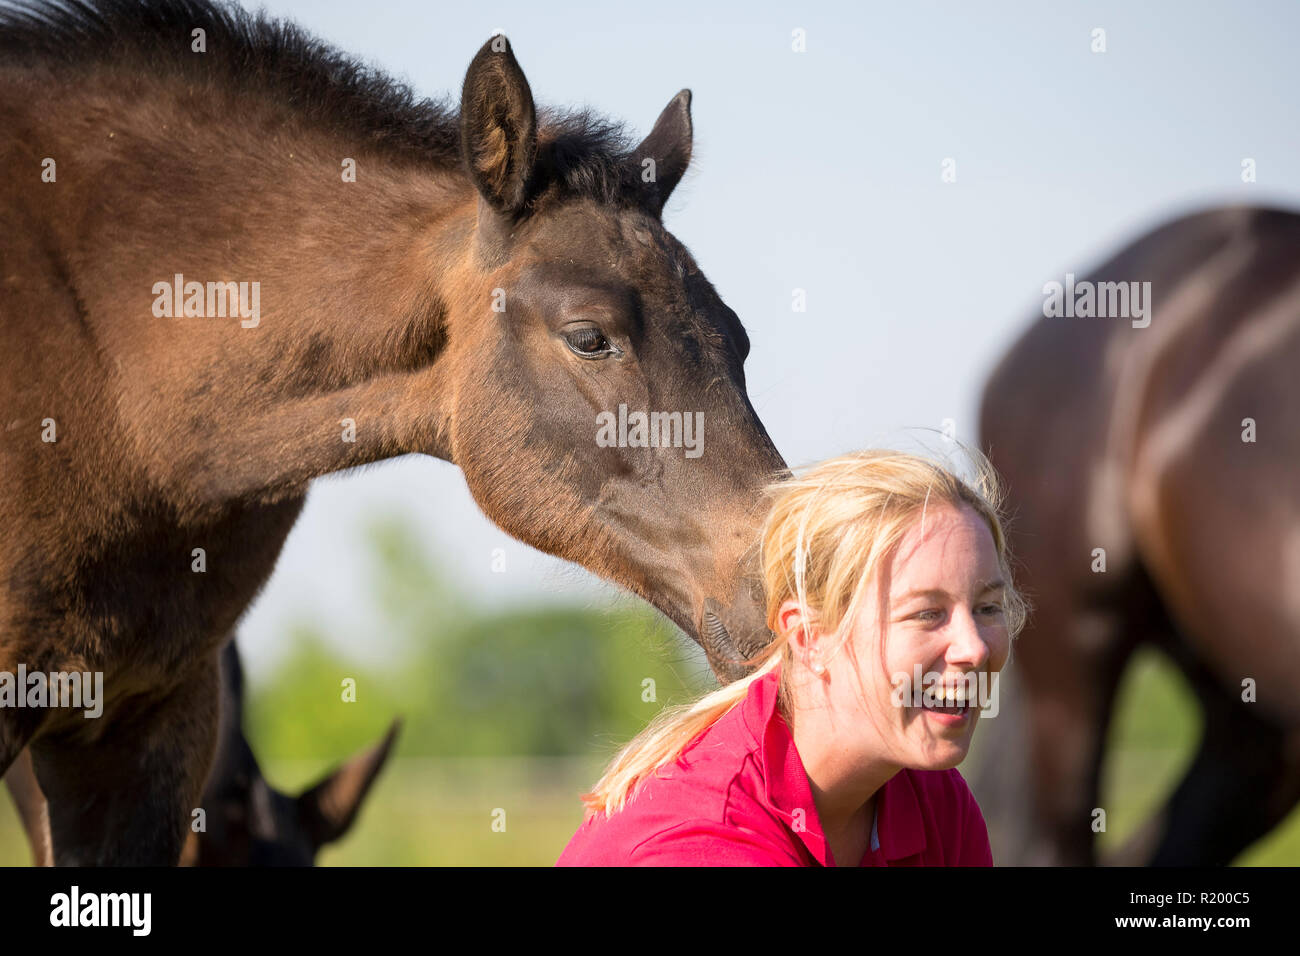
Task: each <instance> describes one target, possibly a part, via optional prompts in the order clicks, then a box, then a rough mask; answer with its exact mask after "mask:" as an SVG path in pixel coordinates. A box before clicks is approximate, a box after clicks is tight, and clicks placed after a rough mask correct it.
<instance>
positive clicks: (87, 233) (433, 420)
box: [48, 90, 477, 501]
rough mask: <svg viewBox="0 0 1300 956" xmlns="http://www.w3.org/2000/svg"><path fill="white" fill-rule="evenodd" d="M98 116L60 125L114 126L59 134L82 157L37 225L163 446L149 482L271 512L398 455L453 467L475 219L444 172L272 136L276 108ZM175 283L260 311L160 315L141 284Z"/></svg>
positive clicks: (320, 133)
mask: <svg viewBox="0 0 1300 956" xmlns="http://www.w3.org/2000/svg"><path fill="white" fill-rule="evenodd" d="M94 95H96V96H98V97H101V98H102V97H111V96H112V95H113V93H112V91H111V90H110V91H107V92H105V91H97V92H96V93H95V94H94ZM116 106H117V107H118V111H117V112H113V111H112V110H107V109H106V110H102V111H100V110H95V111H89V112H83V113H80V114H78V113H73V115H81V116H86V115H94V116H100V117H102V116H104V115H109V116H113V117H115V119H114V121H113V123H112V124H111V125H112V128H111V129H109V130H108V133H109V134H110V135H109V136H107V137H106V136H105V135H104V130H103V129H101V128H100V127H101V126H102V125H103V121H102V120H98V121H95V122H94V123H92V122H91V121H89V120H85V119H83V120H80V121H77V122H73V123H69V124H66V125H65V126H64V127H62V128H59V129H58V130H57V133H58V135H59V136H60V138H61V139H62V140H63V143H62V146H63V148H64V150H65V151H66V154H67V155H71V156H77V157H78V158H79V159H84V160H86V161H85V162H83V163H82V164H81V165H80V166H77V165H73V167H72V168H71V169H69V170H68V172H67V173H66V174H65V177H64V178H63V179H62V180H61V183H62V185H63V187H64V188H62V189H60V190H59V192H58V202H57V203H53V204H50V206H49V207H48V208H49V209H50V215H51V216H52V222H51V223H50V225H51V229H52V231H54V232H55V233H56V234H59V235H60V239H61V242H62V243H63V244H65V246H66V248H67V250H68V254H67V260H68V261H69V262H71V263H73V269H72V274H71V275H70V277H69V280H70V282H71V283H72V284H74V285H75V286H76V287H77V288H76V291H77V292H78V294H79V295H80V297H81V299H82V301H84V302H85V304H86V312H87V317H88V320H89V323H90V326H91V329H92V331H93V335H94V338H95V346H96V347H97V349H98V352H99V357H98V362H99V365H100V366H101V371H102V372H103V373H104V374H105V375H107V376H108V377H110V378H111V379H112V380H113V381H114V390H115V391H116V392H117V394H116V396H115V397H116V399H117V406H118V407H119V408H121V409H122V410H123V411H124V413H125V414H124V416H123V419H124V424H123V427H124V428H127V429H128V430H129V429H136V430H139V431H141V432H146V431H147V432H148V434H149V441H148V442H147V444H150V445H153V446H154V447H164V446H165V447H168V448H169V449H171V454H170V455H169V456H168V457H169V459H170V460H169V461H158V462H155V463H154V466H155V468H157V469H160V470H161V472H162V474H161V475H160V476H159V477H160V481H161V483H164V484H167V483H175V484H176V485H178V486H186V489H187V492H188V493H190V494H197V496H198V497H200V498H204V499H211V500H217V501H226V500H229V499H230V498H232V497H235V498H241V499H245V500H247V499H250V498H252V499H259V500H261V501H269V500H275V499H279V498H282V497H283V496H285V495H286V494H288V495H294V494H301V493H302V492H303V491H304V490H305V486H306V483H307V482H308V481H310V480H311V479H312V478H314V477H316V476H318V475H321V474H325V473H327V472H330V471H335V470H338V469H341V468H348V467H353V466H355V465H360V464H365V463H368V462H371V461H376V460H379V459H382V458H387V457H391V456H394V455H400V454H405V453H409V452H425V453H429V454H434V455H438V456H440V457H444V458H446V457H449V452H448V448H447V442H446V440H445V437H444V436H445V435H446V433H447V429H448V424H447V422H448V415H447V413H446V412H445V411H444V409H443V404H444V403H443V399H444V396H445V393H446V391H447V388H446V385H445V383H446V380H447V376H446V374H445V372H444V370H443V369H442V365H443V364H445V363H443V362H441V361H440V359H441V357H442V355H443V353H444V351H445V349H444V346H445V330H444V328H443V320H444V317H445V307H444V303H445V302H446V301H448V298H449V297H451V296H454V295H458V294H462V293H460V292H459V291H458V289H457V288H456V281H457V279H456V277H457V276H458V275H461V274H463V273H465V270H466V269H467V265H466V264H467V263H468V261H469V259H468V256H467V254H466V249H467V247H468V245H469V240H470V239H471V238H472V235H473V229H474V223H475V217H476V211H477V202H476V197H475V194H474V191H473V189H472V187H471V186H470V185H469V183H468V181H467V180H466V179H465V178H464V176H463V175H462V174H461V173H460V172H459V170H456V169H450V168H438V167H437V166H435V165H431V164H429V163H423V162H415V161H413V160H407V159H401V158H400V157H396V156H389V155H385V154H383V153H382V152H379V151H376V150H373V149H369V148H367V147H366V146H365V145H364V144H358V143H357V142H355V141H352V142H349V141H346V137H343V136H341V135H340V134H338V133H336V132H332V131H330V130H327V129H319V128H312V127H310V126H308V125H307V124H305V123H304V124H302V125H301V126H299V127H297V128H294V127H286V118H285V115H284V108H283V107H281V106H274V107H272V106H263V105H261V104H258V103H251V104H250V103H244V104H232V103H229V102H227V103H224V104H222V105H221V106H220V107H219V108H215V107H212V106H209V107H207V108H208V109H215V112H213V113H212V114H211V115H206V114H205V113H204V112H203V111H202V108H201V107H196V106H195V105H194V103H193V101H191V100H186V98H185V97H184V96H183V95H181V94H179V93H177V92H175V91H168V92H166V93H162V94H159V96H158V97H157V101H155V102H150V103H141V102H139V101H132V102H125V101H122V102H119V103H117V104H116ZM187 109H188V110H189V112H186V110H187ZM196 111H197V114H196ZM63 115H64V116H67V115H69V114H68V113H66V112H65V113H63ZM160 115H161V116H162V117H164V118H163V119H162V120H160V119H159V116H160ZM230 115H237V116H239V117H240V119H239V127H238V128H237V129H232V128H231V125H230V120H229V119H228V118H223V117H229V116H230ZM92 127H93V128H92ZM51 129H52V131H54V127H53V126H51ZM91 137H93V139H94V141H95V142H96V143H98V144H100V145H99V146H98V147H97V148H96V149H95V150H90V149H88V148H86V146H85V145H84V144H85V143H86V142H88V141H89V139H90V138H91ZM345 160H352V161H355V169H356V174H355V182H351V181H347V177H346V176H345V172H346V170H347V164H346V163H345ZM70 165H71V164H70ZM146 197H147V198H148V201H142V200H144V199H145V198H146ZM159 197H161V201H158V198H159ZM86 209H90V210H93V212H92V213H90V214H86V213H85V212H84V210H86ZM78 210H81V212H78ZM177 275H180V276H182V277H183V279H182V280H176V279H175V276H177ZM191 281H194V282H198V283H201V284H203V285H205V286H206V284H207V283H216V282H235V283H246V284H247V286H246V287H241V291H243V290H244V288H247V289H248V290H249V291H250V293H251V292H253V291H254V290H256V293H257V294H256V300H255V301H256V302H257V303H258V306H259V314H258V315H257V316H256V318H255V320H253V319H249V320H243V321H241V318H240V317H230V316H226V317H215V316H210V315H203V316H186V315H183V314H181V313H182V303H181V302H174V303H173V306H174V314H173V315H170V316H164V317H159V316H158V315H157V311H156V310H157V308H158V307H159V306H158V302H159V296H158V292H157V289H158V287H159V286H158V284H159V283H173V284H177V283H179V285H180V287H181V288H182V289H184V288H185V287H186V286H185V284H186V283H189V282H191ZM254 283H256V286H255V287H254V286H253V284H254ZM250 298H252V296H251V295H250ZM246 325H247V326H249V327H245V326H246ZM115 370H116V372H118V373H121V372H126V373H128V374H114V371H115ZM178 409H183V410H184V414H177V410H178ZM347 422H353V423H355V425H354V429H353V431H354V434H353V435H352V437H351V438H349V437H348V436H347V434H346V431H347V428H348V426H347V424H346V423H347ZM160 432H162V433H164V435H163V437H164V438H165V440H164V442H162V443H161V446H160V443H159V442H158V441H157V439H158V438H159V437H160V436H159V433H160ZM196 475H201V476H205V477H203V478H200V479H199V484H198V486H197V487H194V486H193V484H192V482H193V480H194V476H196ZM187 483H190V484H188V485H187Z"/></svg>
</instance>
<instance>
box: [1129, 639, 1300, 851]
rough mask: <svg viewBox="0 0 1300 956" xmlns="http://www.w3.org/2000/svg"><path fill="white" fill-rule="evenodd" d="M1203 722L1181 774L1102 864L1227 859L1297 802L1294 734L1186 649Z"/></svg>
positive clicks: (1298, 762) (1298, 738) (1299, 785)
mask: <svg viewBox="0 0 1300 956" xmlns="http://www.w3.org/2000/svg"><path fill="white" fill-rule="evenodd" d="M1178 662H1179V664H1180V665H1182V667H1183V671H1184V673H1186V674H1187V677H1188V679H1189V680H1190V681H1191V682H1192V686H1193V687H1194V688H1195V690H1196V694H1197V697H1198V698H1199V700H1200V702H1201V706H1202V708H1203V712H1204V723H1205V729H1204V733H1203V735H1202V737H1201V743H1200V747H1199V749H1198V750H1197V753H1196V757H1195V759H1194V760H1193V761H1192V765H1191V767H1190V768H1189V769H1188V771H1187V774H1186V775H1185V776H1184V777H1183V779H1182V781H1180V782H1179V784H1178V787H1177V789H1175V791H1174V793H1173V794H1172V795H1171V796H1170V798H1169V800H1168V802H1167V803H1166V804H1165V806H1164V807H1163V808H1162V809H1161V810H1160V811H1158V812H1157V813H1156V814H1155V815H1154V816H1153V817H1152V818H1151V819H1150V820H1149V821H1148V822H1147V823H1146V824H1145V825H1144V826H1143V828H1142V829H1141V830H1139V831H1138V833H1137V834H1135V835H1134V836H1133V837H1132V838H1131V839H1130V840H1129V841H1128V843H1126V844H1125V846H1124V848H1123V849H1121V850H1120V851H1118V852H1117V853H1116V854H1115V856H1113V857H1111V858H1109V859H1107V861H1106V862H1107V863H1108V864H1115V865H1142V864H1143V863H1145V864H1146V865H1149V866H1226V865H1228V864H1229V863H1231V862H1232V861H1233V859H1234V858H1235V857H1236V856H1237V855H1238V854H1239V853H1241V851H1242V850H1244V849H1245V848H1246V847H1248V846H1249V845H1250V844H1251V843H1253V842H1255V841H1256V840H1257V839H1259V838H1260V837H1262V836H1264V835H1265V834H1266V833H1268V832H1269V831H1270V830H1271V829H1273V827H1275V826H1276V825H1277V824H1278V823H1279V822H1281V821H1282V820H1283V819H1284V818H1285V817H1286V815H1287V814H1288V813H1289V812H1290V811H1291V809H1292V808H1293V807H1294V806H1295V805H1296V803H1297V801H1300V733H1298V732H1296V731H1294V730H1292V731H1289V732H1288V731H1285V730H1283V729H1281V728H1279V727H1278V726H1277V725H1276V724H1274V723H1273V722H1272V721H1270V720H1267V719H1265V718H1264V717H1262V716H1261V715H1260V714H1259V712H1258V710H1257V709H1256V708H1255V705H1253V704H1247V703H1244V702H1242V701H1241V700H1240V699H1239V698H1238V697H1235V696H1234V695H1233V694H1232V693H1231V692H1228V691H1226V690H1225V689H1224V688H1223V686H1222V684H1221V683H1220V682H1219V681H1217V680H1216V679H1215V678H1214V677H1213V676H1212V675H1211V674H1210V673H1209V671H1208V670H1207V669H1206V668H1205V667H1204V666H1203V665H1201V664H1200V663H1199V662H1198V661H1197V660H1196V659H1194V658H1192V657H1191V656H1190V655H1179V657H1178Z"/></svg>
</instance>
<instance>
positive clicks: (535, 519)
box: [0, 0, 784, 864]
mask: <svg viewBox="0 0 1300 956" xmlns="http://www.w3.org/2000/svg"><path fill="white" fill-rule="evenodd" d="M689 103H690V96H689V93H687V92H686V91H683V92H682V93H679V94H678V95H677V96H676V97H674V98H673V99H672V101H671V102H670V103H669V104H668V106H667V108H666V109H665V110H664V111H663V113H662V115H661V116H660V117H659V119H658V121H657V122H656V123H655V126H654V128H653V129H652V131H651V132H650V134H649V135H648V136H647V137H646V138H645V139H644V140H642V141H641V142H640V143H635V142H634V141H633V140H629V139H627V138H626V137H625V136H624V134H623V133H622V132H621V131H620V129H619V128H618V127H615V126H613V125H611V124H610V123H608V122H607V121H604V120H601V119H600V118H598V117H594V116H591V115H588V114H585V113H578V114H572V113H546V112H542V113H539V112H538V111H537V110H536V109H535V107H534V102H533V97H532V93H531V92H530V90H529V86H528V83H527V81H526V80H525V78H524V74H523V72H522V71H521V69H520V67H519V64H518V62H517V61H516V59H515V57H514V55H513V53H512V51H511V49H510V46H509V44H508V43H506V41H505V39H504V37H494V38H493V39H491V40H489V41H488V43H486V44H485V45H484V46H483V48H482V49H481V50H480V51H479V52H478V54H477V55H476V56H475V57H474V58H473V61H472V62H471V63H470V66H469V69H468V72H467V74H466V77H465V83H464V88H463V90H462V93H461V98H460V109H459V112H456V111H453V110H451V109H448V108H446V107H444V106H441V105H438V104H435V103H430V102H427V101H416V99H415V98H414V97H413V96H412V94H411V92H410V91H409V90H408V89H406V88H404V87H402V86H399V85H397V84H395V83H393V82H392V81H390V80H388V79H386V78H385V77H383V76H380V75H377V74H375V73H373V72H372V71H369V70H367V69H365V68H363V67H361V66H359V65H358V64H357V63H355V62H354V61H352V60H350V59H348V58H347V57H345V56H343V55H341V54H339V53H338V52H336V51H334V50H332V49H330V48H328V47H326V46H324V45H323V44H321V43H320V42H318V41H316V40H314V39H312V38H310V37H307V36H305V35H304V34H303V33H302V32H301V31H299V30H298V29H296V28H294V27H292V26H288V25H284V24H281V23H276V22H268V21H266V20H265V19H263V18H261V17H254V16H251V15H249V14H246V13H244V12H242V11H240V10H238V9H235V8H227V7H214V6H210V5H208V4H207V3H204V2H198V0H146V2H143V3H140V2H127V0H98V2H93V3H86V4H82V3H78V4H73V5H61V6H59V7H58V8H55V7H45V6H43V5H38V6H36V7H35V8H32V9H27V8H24V9H22V10H19V11H18V12H14V11H12V10H8V9H6V10H4V11H0V131H3V132H2V133H0V164H2V165H3V167H4V169H5V170H6V171H7V173H6V175H5V177H4V178H3V181H2V182H0V236H3V240H2V241H0V335H2V336H3V349H0V407H3V408H4V410H5V417H4V425H5V430H4V443H3V445H2V446H0V478H2V479H3V481H4V485H5V487H6V491H7V493H6V494H5V495H4V496H3V498H0V672H5V671H7V672H11V673H12V672H15V669H16V668H18V667H19V666H20V665H21V666H23V667H25V668H26V669H27V671H29V672H31V671H39V672H42V673H45V672H49V673H56V674H68V673H72V672H77V673H91V674H93V673H95V672H100V673H102V675H103V687H104V697H105V702H104V705H103V708H104V709H103V715H102V717H100V718H98V719H86V718H85V717H83V714H82V712H81V711H76V710H69V709H66V708H51V707H46V708H39V707H27V708H0V771H3V770H4V769H5V768H7V767H8V765H9V763H10V762H11V761H12V760H13V759H14V758H15V757H16V756H17V755H18V753H19V752H20V751H22V749H23V748H24V747H26V746H28V745H30V746H31V752H32V756H33V760H34V765H35V769H36V774H37V776H38V778H39V780H40V784H41V788H42V789H43V790H44V792H45V794H46V796H47V798H48V800H49V804H50V824H51V831H52V835H53V842H54V856H55V861H56V862H58V863H82V864H94V863H109V862H113V863H141V864H143V863H174V862H176V861H177V860H178V859H179V857H180V854H181V849H182V843H183V840H184V838H185V832H186V821H187V820H188V819H189V814H190V810H191V808H193V807H195V806H196V805H197V801H198V799H199V795H200V792H201V789H202V785H203V782H204V780H205V778H206V775H207V770H208V765H209V763H210V762H211V760H212V754H213V750H214V743H215V738H216V734H217V709H218V708H217V695H218V683H219V682H218V673H217V667H218V649H219V646H220V643H221V641H222V640H223V638H224V637H225V635H226V634H228V633H230V631H231V630H232V627H233V625H234V623H235V621H236V619H237V618H238V617H239V615H240V614H241V613H242V612H243V610H244V609H245V607H246V606H247V605H248V603H249V602H250V601H251V600H252V598H253V596H254V595H255V594H256V593H257V590H258V589H259V588H260V587H261V586H262V584H263V582H264V581H265V580H266V578H267V576H268V575H269V573H270V571H271V569H272V567H273V565H274V563H275V560H276V558H277V556H278V555H279V553H280V548H281V545H282V544H283V542H284V539H285V536H286V535H287V534H288V532H289V529H290V528H291V527H292V525H293V522H294V520H295V519H296V518H297V516H298V513H299V511H300V510H301V508H302V504H303V499H304V496H305V494H306V491H307V485H308V483H309V482H310V481H311V480H312V479H313V478H315V477H317V476H320V475H324V474H326V473H329V472H334V471H338V470H340V469H345V468H351V467H354V466H358V465H364V464H367V463H370V462H375V461H379V460H381V459H385V458H390V457H393V456H396V455H402V454H407V453H422V454H427V455H434V456H437V457H440V458H443V459H445V460H447V461H451V462H454V463H455V464H456V465H458V466H459V467H460V469H461V470H462V472H463V474H464V476H465V480H466V482H467V484H468V486H469V489H470V491H471V492H472V493H473V495H474V498H475V499H476V501H477V502H478V504H479V505H480V506H481V507H482V509H483V510H484V512H485V513H486V514H487V515H488V516H489V517H490V518H491V519H492V520H493V521H495V522H496V523H497V524H498V525H500V526H501V527H502V528H503V529H504V530H506V531H507V532H509V533H510V534H512V535H514V536H515V537H517V538H519V539H521V540H523V541H525V542H527V543H529V544H531V545H533V546H535V547H537V548H539V549H541V550H543V551H546V552H549V553H551V554H555V555H558V556H560V557H562V558H566V559H569V560H572V561H576V562H578V563H580V564H582V565H584V566H585V567H587V568H589V569H590V570H592V571H593V572H595V573H597V574H599V575H602V576H603V577H605V578H607V579H609V580H611V581H614V582H616V583H618V584H620V585H623V586H624V587H626V588H628V589H630V590H631V591H633V592H634V593H636V594H638V595H640V596H642V597H644V598H645V599H646V600H648V601H650V602H651V603H653V604H654V605H655V606H656V607H657V608H659V609H660V610H661V611H662V612H663V613H664V614H666V615H667V616H668V617H670V618H671V619H672V620H673V621H674V622H676V623H677V624H678V625H679V626H681V627H682V628H683V629H684V630H686V631H687V632H688V633H690V634H691V635H692V636H693V637H695V638H696V639H697V640H698V641H699V642H700V643H701V644H702V646H703V648H704V651H705V653H706V654H707V656H708V659H709V662H710V664H711V665H712V666H713V668H714V670H715V671H716V672H717V673H718V674H719V675H721V676H724V677H734V676H737V675H739V674H741V673H744V672H745V669H744V662H745V658H746V653H747V652H751V651H752V650H753V648H754V647H755V646H756V644H757V643H759V642H762V641H765V640H766V639H767V635H766V632H765V629H764V622H763V616H762V612H761V610H760V607H759V602H757V601H756V600H755V595H754V593H753V579H752V573H751V572H752V564H751V562H752V557H753V555H752V550H753V542H754V541H755V539H756V529H757V526H758V523H759V521H761V517H762V516H761V514H760V513H758V508H759V502H760V499H759V497H758V496H757V495H756V490H757V489H758V488H759V487H760V485H762V484H763V483H764V482H765V481H767V480H768V479H769V478H770V477H772V476H773V475H774V474H780V473H783V472H784V463H783V462H782V460H781V457H780V455H779V454H778V453H777V452H776V450H775V448H774V447H773V446H772V443H771V441H770V440H769V438H768V436H767V434H766V432H765V431H764V429H763V426H762V424H761V423H760V422H759V420H758V418H757V416H756V415H755V413H754V410H753V408H752V406H751V405H750V402H749V400H748V397H747V395H746V392H745V379H744V372H743V362H744V359H745V356H746V354H747V352H748V349H749V343H748V341H747V338H746V336H745V332H744V329H743V328H742V326H741V324H740V322H739V320H738V319H737V317H736V315H735V313H734V312H733V311H732V310H731V309H729V308H728V307H727V306H726V305H725V304H724V303H723V302H722V301H721V299H720V298H719V297H718V295H717V293H716V292H715V291H714V289H713V287H712V285H711V284H710V283H709V282H708V280H707V279H706V278H705V277H704V275H703V274H702V273H701V272H700V270H699V268H698V266H697V265H696V263H695V261H694V260H693V259H692V257H691V256H690V254H689V253H688V252H687V250H686V249H685V248H684V247H683V246H682V245H681V243H679V242H678V241H677V240H676V239H675V238H674V237H673V236H672V235H671V234H670V233H668V232H667V231H666V230H665V229H664V227H663V224H662V222H661V212H662V209H663V206H664V202H665V201H666V200H667V198H668V196H669V194H670V193H671V192H672V190H673V188H674V186H676V184H677V183H678V181H679V180H680V179H681V177H682V175H683V174H684V172H685V171H686V167H687V164H688V162H689V159H690V154H691V120H690V113H689ZM621 406H625V407H626V408H625V409H621ZM624 411H626V418H627V427H624V421H623V412H624ZM615 413H618V417H619V423H620V426H619V428H618V429H617V433H618V434H617V437H618V440H617V441H616V442H614V443H613V444H611V443H610V442H609V441H601V440H598V436H600V435H601V434H602V428H601V422H602V420H604V416H607V415H612V414H615ZM647 413H651V414H653V415H654V418H652V419H651V421H652V422H654V423H656V424H657V425H660V426H662V427H661V428H659V429H657V430H656V428H655V425H652V426H651V430H652V431H653V432H654V433H653V435H649V436H648V435H647V430H646V428H645V425H644V421H643V420H642V419H644V418H648V417H649V416H648V415H647ZM674 414H675V415H677V418H676V422H677V423H678V424H677V426H676V427H674V425H673V421H674V420H673V418H672V416H673V415H674ZM691 415H693V416H695V417H694V418H693V421H702V422H703V423H704V433H703V435H702V436H701V437H703V438H704V439H705V441H704V443H703V445H702V446H698V445H697V448H698V449H699V450H702V452H703V453H702V454H697V453H695V451H692V449H691V448H688V447H683V435H682V431H683V429H682V427H681V425H680V423H681V422H682V421H683V419H684V418H685V417H686V416H691ZM634 416H640V418H634ZM604 434H605V437H606V438H608V437H609V436H608V433H607V431H606V432H604ZM647 445H649V446H650V447H646V446H647Z"/></svg>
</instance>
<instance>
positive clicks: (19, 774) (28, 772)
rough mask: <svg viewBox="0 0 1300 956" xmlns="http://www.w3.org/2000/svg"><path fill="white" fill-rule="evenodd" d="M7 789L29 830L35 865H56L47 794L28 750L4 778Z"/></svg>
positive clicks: (11, 766) (29, 842)
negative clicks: (33, 767)
mask: <svg viewBox="0 0 1300 956" xmlns="http://www.w3.org/2000/svg"><path fill="white" fill-rule="evenodd" d="M4 780H5V786H6V787H8V788H9V795H10V796H11V797H13V800H14V806H15V807H16V808H17V809H18V816H19V818H20V819H21V820H22V821H23V829H24V830H26V831H27V844H28V846H30V847H31V850H32V865H33V866H50V865H52V864H53V862H54V858H53V853H52V851H51V848H50V819H49V816H48V815H47V813H46V809H47V808H46V803H45V794H43V793H41V788H40V785H39V784H38V783H37V782H36V771H35V770H33V769H32V755H31V753H29V752H28V751H26V750H24V751H23V752H22V753H20V754H19V755H18V759H17V760H15V761H14V762H13V763H12V764H10V765H9V770H8V771H7V772H6V773H5V775H4Z"/></svg>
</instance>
